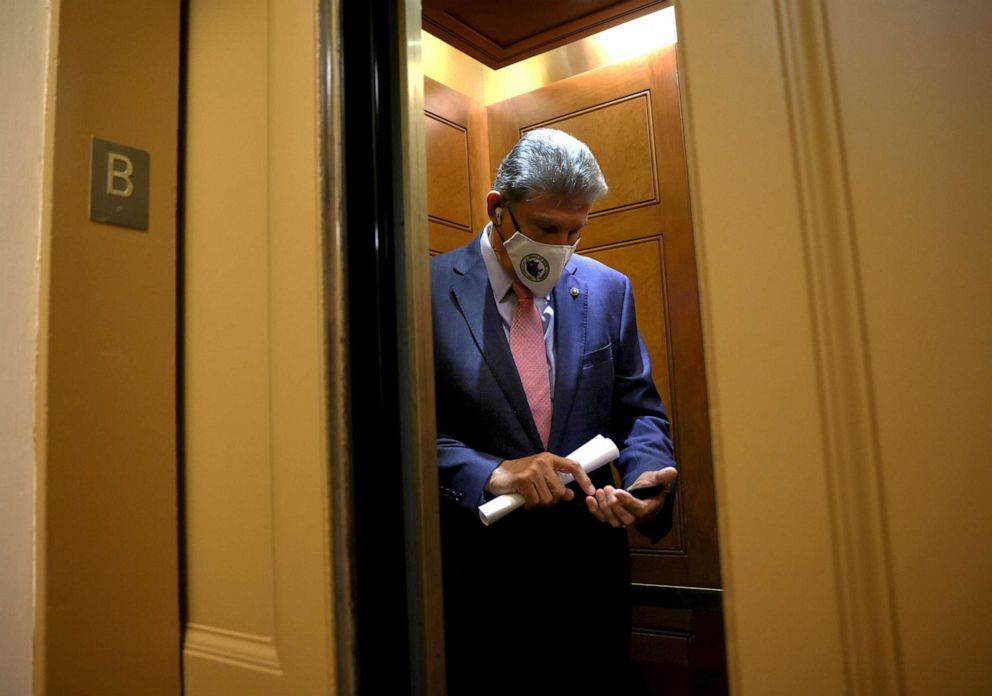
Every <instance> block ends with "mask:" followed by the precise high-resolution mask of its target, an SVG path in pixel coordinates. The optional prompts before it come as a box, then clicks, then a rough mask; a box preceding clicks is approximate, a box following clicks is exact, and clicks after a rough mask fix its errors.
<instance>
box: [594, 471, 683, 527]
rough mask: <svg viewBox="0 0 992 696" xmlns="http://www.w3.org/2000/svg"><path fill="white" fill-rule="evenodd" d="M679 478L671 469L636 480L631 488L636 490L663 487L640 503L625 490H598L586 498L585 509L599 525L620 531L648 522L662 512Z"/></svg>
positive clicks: (651, 472)
mask: <svg viewBox="0 0 992 696" xmlns="http://www.w3.org/2000/svg"><path fill="white" fill-rule="evenodd" d="M678 475H679V472H678V471H676V470H675V468H674V467H670V466H669V467H666V468H664V469H658V470H657V471H646V472H644V473H643V474H641V475H640V476H638V477H637V480H636V481H634V483H633V484H631V486H630V488H631V490H633V489H634V488H641V487H644V486H655V485H658V484H661V485H662V486H663V488H662V490H661V491H660V492H659V493H658V494H657V495H655V496H653V497H651V498H645V499H644V500H638V499H637V498H635V497H634V496H632V495H631V494H630V493H628V492H627V491H625V490H623V489H622V488H614V487H613V486H605V487H603V488H600V489H598V490H596V492H595V493H594V494H593V495H589V496H586V507H587V508H588V509H589V512H591V513H592V514H593V515H594V516H595V517H596V519H597V520H599V521H600V522H606V523H607V524H609V525H612V526H614V527H618V528H620V527H627V526H628V525H631V524H638V523H640V522H647V521H648V520H650V519H651V518H652V517H654V516H655V515H657V514H658V513H659V512H661V508H662V507H663V506H664V505H665V499H666V498H667V497H668V491H669V489H670V488H671V486H672V482H673V481H675V479H676V478H678ZM583 490H585V489H584V488H583Z"/></svg>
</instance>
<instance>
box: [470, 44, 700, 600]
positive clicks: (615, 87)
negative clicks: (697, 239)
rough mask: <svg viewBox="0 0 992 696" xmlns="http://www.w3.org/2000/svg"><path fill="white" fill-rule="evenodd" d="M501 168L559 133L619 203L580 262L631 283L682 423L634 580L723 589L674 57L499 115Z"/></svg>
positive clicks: (493, 128) (598, 211) (587, 237)
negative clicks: (528, 146)
mask: <svg viewBox="0 0 992 696" xmlns="http://www.w3.org/2000/svg"><path fill="white" fill-rule="evenodd" d="M489 119H490V120H489V128H490V147H491V152H490V157H491V162H492V164H493V166H495V165H497V164H498V163H499V162H500V161H501V159H502V157H503V156H504V155H505V153H506V152H508V151H509V149H510V148H511V147H512V146H513V144H514V143H515V142H516V141H517V139H518V138H519V137H520V135H521V134H522V133H523V132H525V131H527V130H530V129H533V128H539V127H554V128H559V129H561V130H564V131H566V132H569V133H571V134H573V135H575V136H576V137H578V138H579V139H580V140H583V141H584V142H586V143H587V144H588V145H589V147H590V149H592V151H593V152H594V153H595V154H596V156H597V159H598V160H599V161H600V165H601V167H602V169H603V174H604V176H605V177H606V180H607V183H608V184H609V185H610V194H609V195H608V196H606V197H605V198H604V199H603V200H602V201H600V202H599V204H598V205H597V206H596V207H595V208H594V209H593V214H592V215H591V216H590V222H589V225H588V227H587V228H586V231H585V232H584V233H583V240H582V244H581V247H580V250H581V253H584V254H587V255H589V256H591V257H593V258H597V259H599V260H601V261H603V262H604V263H606V264H607V265H610V266H612V267H614V268H617V269H618V270H620V271H622V272H624V273H625V274H627V275H628V276H629V277H630V278H631V280H632V283H633V285H634V294H635V301H636V303H637V316H638V324H639V327H640V329H641V332H642V334H643V336H644V340H645V343H646V345H647V346H648V349H649V353H650V355H651V360H652V364H653V366H654V371H655V375H654V376H655V381H656V384H657V385H658V388H659V392H660V393H661V394H662V398H663V399H664V400H665V405H666V408H667V409H668V411H669V414H670V415H671V416H672V422H673V436H674V439H675V444H676V456H677V459H678V461H679V465H680V478H679V485H680V494H679V500H678V504H677V508H676V518H675V528H674V530H673V531H672V532H671V533H670V534H669V535H668V536H667V537H666V538H665V539H664V540H663V541H662V542H660V543H659V544H656V545H652V544H650V542H649V541H648V540H647V539H645V538H643V537H641V536H640V535H638V534H637V532H636V531H631V532H630V541H631V546H632V564H633V573H634V580H635V581H636V582H641V583H654V584H662V585H691V586H697V587H719V585H720V571H719V560H718V552H717V539H716V512H715V503H714V495H713V470H712V462H711V453H710V442H709V422H708V414H707V406H706V382H705V374H704V371H703V357H702V337H701V328H700V323H699V299H698V290H697V285H696V273H695V256H694V250H693V241H692V227H691V222H690V216H689V199H688V184H687V180H686V170H685V153H684V146H683V143H682V121H681V113H680V109H679V97H678V75H677V71H676V62H675V50H674V47H669V48H664V49H660V50H658V51H655V52H653V53H652V54H650V55H648V56H645V57H641V58H636V59H633V60H630V61H626V62H624V63H620V64H616V65H613V66H608V67H605V68H601V69H598V70H594V71H591V72H589V73H585V74H582V75H578V76H575V77H572V78H569V79H567V80H562V81H560V82H557V83H554V84H552V85H549V86H547V87H544V88H542V89H539V90H536V91H533V92H529V93H527V94H524V95H521V96H519V97H515V98H513V99H509V100H506V101H504V102H500V103H498V104H494V105H492V106H490V108H489Z"/></svg>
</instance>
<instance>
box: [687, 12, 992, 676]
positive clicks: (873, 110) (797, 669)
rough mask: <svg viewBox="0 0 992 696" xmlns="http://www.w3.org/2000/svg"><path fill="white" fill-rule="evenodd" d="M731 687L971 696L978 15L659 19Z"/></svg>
mask: <svg viewBox="0 0 992 696" xmlns="http://www.w3.org/2000/svg"><path fill="white" fill-rule="evenodd" d="M678 12H679V19H680V26H679V32H680V39H681V45H680V49H681V51H682V53H681V58H682V60H681V63H680V65H681V68H682V71H683V81H684V82H683V84H684V87H685V91H684V95H685V105H686V107H687V111H688V115H689V118H688V129H689V130H688V133H689V143H690V164H691V169H692V172H693V182H692V183H693V198H694V219H695V227H696V231H697V246H698V248H699V251H700V273H701V284H702V293H703V298H704V301H703V312H704V318H705V322H706V334H707V342H706V348H707V353H708V356H707V360H708V374H709V384H710V389H711V394H710V397H711V407H712V413H711V417H712V420H713V425H714V434H715V443H714V444H715V447H716V467H717V475H718V498H719V512H720V523H721V552H722V560H723V570H724V577H725V581H726V585H727V609H728V611H727V622H728V647H729V649H730V668H731V683H732V686H733V690H734V692H735V693H738V694H741V693H743V694H794V693H808V694H811V693H823V694H835V693H864V694H883V693H920V694H924V693H976V692H978V691H980V690H982V689H984V688H987V686H988V684H989V683H990V681H992V673H990V666H989V661H988V659H987V658H988V641H987V639H986V638H985V637H984V634H985V632H986V631H987V627H988V625H989V623H990V620H992V600H990V599H989V596H988V592H987V588H988V587H990V586H992V563H990V561H989V555H988V553H986V551H985V548H986V547H987V540H988V537H989V536H990V533H992V515H990V514H989V513H988V505H987V502H986V497H987V496H986V491H987V490H988V489H989V487H990V483H992V480H990V479H992V472H990V469H989V467H988V461H989V454H988V453H989V451H990V448H992V429H990V428H989V427H988V422H989V421H988V416H989V392H990V387H992V380H990V377H992V373H990V370H992V368H990V361H989V360H988V346H989V345H990V339H992V314H990V312H989V306H990V301H992V279H990V274H989V272H988V268H989V263H988V262H989V259H990V258H992V235H990V234H989V223H988V221H989V219H992V217H990V213H992V209H990V202H989V196H988V195H987V182H988V180H989V175H990V172H989V165H990V161H992V157H990V155H992V147H990V135H989V129H988V123H990V122H992V88H990V87H992V83H990V77H989V74H990V73H989V71H988V50H987V36H988V35H989V31H990V29H992V12H990V11H989V9H988V6H987V5H986V4H983V3H977V2H970V3H957V4H955V7H954V12H950V11H948V8H945V7H943V6H938V5H934V4H933V3H925V2H909V3H887V4H879V3H867V4H866V3H861V4H856V3H827V2H825V1H822V2H799V1H792V0H783V1H780V2H774V3H773V2H754V3H740V4H732V5H728V4H727V3H722V2H708V1H707V0H693V1H692V2H685V3H681V4H680V5H679V6H678Z"/></svg>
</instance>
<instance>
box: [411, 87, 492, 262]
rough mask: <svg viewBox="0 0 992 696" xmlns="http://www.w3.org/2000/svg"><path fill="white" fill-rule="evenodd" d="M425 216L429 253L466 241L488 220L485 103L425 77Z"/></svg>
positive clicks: (442, 250) (487, 152) (447, 249)
mask: <svg viewBox="0 0 992 696" xmlns="http://www.w3.org/2000/svg"><path fill="white" fill-rule="evenodd" d="M424 125H425V131H424V133H425V139H426V144H427V220H428V228H429V235H430V250H431V253H432V254H438V253H441V252H445V251H450V250H451V249H455V248H457V247H460V246H462V245H464V244H467V243H468V242H469V241H470V240H471V239H472V238H473V237H474V236H475V235H476V234H477V233H478V232H479V230H481V229H482V228H483V227H484V226H485V224H486V221H487V218H486V205H485V198H486V193H487V192H488V191H489V185H490V183H491V182H490V181H489V180H488V176H489V148H488V144H489V138H488V120H487V117H486V110H485V108H484V107H483V106H482V105H481V104H479V103H478V102H475V101H473V100H472V99H470V98H469V97H466V96H465V95H464V94H461V93H459V92H456V91H455V90H453V89H451V88H449V87H445V86H444V85H442V84H441V83H440V82H436V81H434V80H432V79H430V78H427V77H425V78H424Z"/></svg>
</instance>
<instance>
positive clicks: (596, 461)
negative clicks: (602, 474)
mask: <svg viewBox="0 0 992 696" xmlns="http://www.w3.org/2000/svg"><path fill="white" fill-rule="evenodd" d="M619 456H620V450H618V449H617V446H616V445H615V444H614V442H613V440H611V439H610V438H608V437H603V436H602V435H597V436H596V437H594V438H592V439H591V440H589V442H587V443H586V444H584V445H582V446H581V447H579V448H578V449H577V450H575V451H574V452H572V453H571V454H569V455H568V456H567V457H565V459H571V460H572V461H574V462H577V463H578V465H579V466H581V467H582V470H583V471H584V472H586V473H587V474H591V473H592V472H593V471H595V470H596V469H598V468H600V467H601V466H606V465H607V464H609V463H610V462H612V461H613V460H614V459H616V458H617V457H619ZM558 478H560V479H561V482H562V483H564V484H566V485H567V484H569V483H571V482H572V481H574V480H575V477H574V476H572V475H571V474H558ZM523 504H524V497H523V496H522V495H520V494H519V493H506V494H505V495H499V496H496V497H495V498H493V499H492V500H490V501H489V502H488V503H485V504H483V505H480V506H479V519H481V520H482V524H484V525H486V526H487V527H488V526H489V525H491V524H492V523H493V522H496V521H497V520H501V519H503V518H504V517H506V516H507V515H509V514H510V513H511V512H513V511H514V510H516V509H517V508H518V507H520V506H522V505H523Z"/></svg>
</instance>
